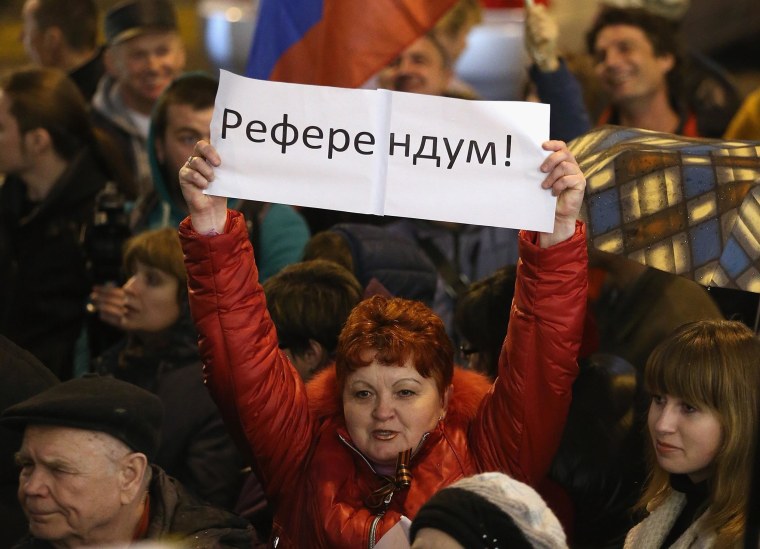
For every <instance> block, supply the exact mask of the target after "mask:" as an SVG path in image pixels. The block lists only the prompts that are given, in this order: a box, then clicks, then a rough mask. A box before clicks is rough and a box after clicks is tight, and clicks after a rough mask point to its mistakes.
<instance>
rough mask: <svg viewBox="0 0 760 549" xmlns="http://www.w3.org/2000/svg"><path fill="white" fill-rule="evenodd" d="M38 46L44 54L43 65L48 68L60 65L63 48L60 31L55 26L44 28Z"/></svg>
mask: <svg viewBox="0 0 760 549" xmlns="http://www.w3.org/2000/svg"><path fill="white" fill-rule="evenodd" d="M40 44H41V45H42V50H43V52H44V53H43V55H44V60H43V61H44V63H45V64H47V65H50V66H54V65H57V64H60V62H61V51H62V46H63V33H62V32H61V29H60V28H58V27H55V26H52V27H48V28H46V29H45V30H44V31H42V40H41V41H40Z"/></svg>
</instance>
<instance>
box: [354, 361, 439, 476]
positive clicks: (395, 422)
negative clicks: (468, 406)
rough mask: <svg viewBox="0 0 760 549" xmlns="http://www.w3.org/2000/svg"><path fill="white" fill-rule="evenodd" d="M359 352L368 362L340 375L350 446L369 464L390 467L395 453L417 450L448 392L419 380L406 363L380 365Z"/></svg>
mask: <svg viewBox="0 0 760 549" xmlns="http://www.w3.org/2000/svg"><path fill="white" fill-rule="evenodd" d="M375 354H376V353H375V352H374V351H371V350H369V351H365V354H364V355H363V356H362V358H363V359H372V362H371V363H370V364H369V366H365V367H363V368H359V369H358V370H356V371H355V372H353V373H351V374H350V375H349V376H348V377H347V378H346V384H345V387H344V388H343V412H344V414H345V417H346V426H347V427H348V433H349V435H351V440H353V442H354V444H355V445H356V447H357V448H358V449H359V451H360V452H362V454H364V455H365V456H366V457H367V458H368V459H369V460H370V461H371V462H373V463H375V464H380V465H395V463H396V458H397V457H398V454H399V452H403V451H405V450H408V449H410V448H411V449H412V450H413V451H414V450H416V449H417V446H418V445H419V443H420V441H421V440H422V436H423V435H424V434H425V433H428V432H430V431H432V430H433V429H434V428H435V426H436V425H437V424H438V421H439V420H440V419H441V418H442V417H443V414H444V412H445V410H446V406H447V404H448V398H449V391H447V392H446V394H445V395H441V394H440V392H439V391H438V387H437V386H436V383H435V380H434V379H433V378H432V377H431V378H424V377H422V376H421V375H420V373H419V372H418V371H417V370H415V369H414V366H413V365H412V362H411V361H407V363H406V364H404V365H403V366H385V365H383V364H380V363H379V362H377V361H376V360H374V358H373V357H374V355H375Z"/></svg>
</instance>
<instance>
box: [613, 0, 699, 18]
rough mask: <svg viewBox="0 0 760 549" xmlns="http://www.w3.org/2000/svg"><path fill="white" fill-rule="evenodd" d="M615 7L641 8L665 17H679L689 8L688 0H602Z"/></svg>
mask: <svg viewBox="0 0 760 549" xmlns="http://www.w3.org/2000/svg"><path fill="white" fill-rule="evenodd" d="M602 3H603V4H605V5H607V6H613V7H615V8H643V9H645V10H647V11H649V12H651V13H654V14H655V15H659V16H661V17H665V18H667V19H675V20H677V19H680V18H681V17H683V15H684V14H685V13H686V10H688V9H689V4H690V0H604V1H603V2H602Z"/></svg>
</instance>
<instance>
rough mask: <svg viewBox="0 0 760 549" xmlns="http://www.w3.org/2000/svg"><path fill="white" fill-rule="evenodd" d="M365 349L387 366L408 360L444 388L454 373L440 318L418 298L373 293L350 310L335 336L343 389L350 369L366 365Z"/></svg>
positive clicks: (339, 374) (338, 367)
mask: <svg viewBox="0 0 760 549" xmlns="http://www.w3.org/2000/svg"><path fill="white" fill-rule="evenodd" d="M367 350H373V351H376V352H377V354H376V355H375V357H374V359H375V360H377V361H378V362H380V363H381V364H385V365H388V366H394V365H396V366H402V365H403V364H404V363H406V361H407V360H411V361H412V362H413V364H414V367H415V369H416V370H417V371H418V372H419V373H420V375H422V377H432V378H433V379H435V382H436V385H437V386H438V390H439V391H440V393H441V394H444V392H445V391H446V388H447V387H448V386H449V385H450V384H451V379H452V377H453V375H454V348H453V346H452V344H451V340H450V339H449V336H448V335H446V330H445V328H444V326H443V321H442V320H441V319H440V318H439V317H438V316H437V315H436V314H435V313H434V312H433V311H432V310H430V308H428V307H427V306H425V305H424V304H422V303H420V302H419V301H411V300H408V299H401V298H398V297H396V298H391V299H388V298H385V297H382V296H374V297H372V298H370V299H366V300H364V301H362V302H361V303H360V304H359V305H357V306H356V308H355V309H354V310H353V311H352V312H351V315H350V316H349V317H348V320H347V321H346V325H345V327H344V328H343V331H342V332H341V334H340V338H339V339H338V351H337V361H336V374H337V380H338V388H339V389H340V390H341V391H342V389H343V386H344V384H345V382H346V378H347V377H348V375H349V374H350V373H351V372H354V371H356V370H357V369H359V368H362V367H364V366H368V365H369V362H367V361H366V360H363V359H362V357H361V356H362V354H363V353H364V352H365V351H367Z"/></svg>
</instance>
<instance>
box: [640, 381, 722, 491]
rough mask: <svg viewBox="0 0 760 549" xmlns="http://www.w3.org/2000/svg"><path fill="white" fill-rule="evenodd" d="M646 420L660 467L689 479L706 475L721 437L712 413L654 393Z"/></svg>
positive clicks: (718, 447) (717, 422)
mask: <svg viewBox="0 0 760 549" xmlns="http://www.w3.org/2000/svg"><path fill="white" fill-rule="evenodd" d="M648 423H649V434H650V435H651V437H652V444H654V449H655V452H656V454H657V462H658V463H659V464H660V467H662V468H663V469H665V470H666V471H667V472H669V473H678V474H687V475H689V477H690V478H691V480H692V481H693V482H700V481H702V480H705V479H706V478H708V477H709V476H710V471H711V465H712V462H713V460H714V459H715V456H716V454H717V453H718V450H720V446H721V442H722V440H723V436H722V429H721V426H720V422H719V421H718V416H717V414H716V413H715V412H713V411H712V410H708V409H704V410H702V409H699V408H695V407H694V406H691V405H690V404H689V403H688V402H685V401H683V400H681V399H679V398H676V397H674V396H671V395H654V396H653V397H652V403H651V404H650V405H649V418H648Z"/></svg>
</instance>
